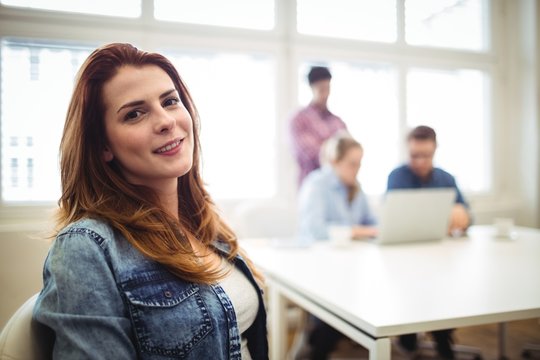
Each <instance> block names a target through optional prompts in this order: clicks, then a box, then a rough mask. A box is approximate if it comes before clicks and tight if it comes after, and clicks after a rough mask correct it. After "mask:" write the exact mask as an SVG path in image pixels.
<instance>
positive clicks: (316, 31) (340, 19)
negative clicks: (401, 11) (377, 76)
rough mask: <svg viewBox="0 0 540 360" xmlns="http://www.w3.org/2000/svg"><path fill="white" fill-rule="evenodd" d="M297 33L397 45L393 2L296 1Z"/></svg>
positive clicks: (392, 0)
mask: <svg viewBox="0 0 540 360" xmlns="http://www.w3.org/2000/svg"><path fill="white" fill-rule="evenodd" d="M297 26H298V32H299V33H302V34H307V35H318V36H328V37H337V38H345V39H356V40H367V41H382V42H394V41H396V36H397V35H396V27H397V25H396V0H377V1H373V0H334V1H326V0H297Z"/></svg>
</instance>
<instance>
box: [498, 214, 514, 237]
mask: <svg viewBox="0 0 540 360" xmlns="http://www.w3.org/2000/svg"><path fill="white" fill-rule="evenodd" d="M493 226H494V227H495V236H497V237H502V238H509V237H512V232H513V230H514V219H511V218H495V219H494V220H493Z"/></svg>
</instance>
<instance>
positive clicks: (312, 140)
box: [290, 66, 347, 184]
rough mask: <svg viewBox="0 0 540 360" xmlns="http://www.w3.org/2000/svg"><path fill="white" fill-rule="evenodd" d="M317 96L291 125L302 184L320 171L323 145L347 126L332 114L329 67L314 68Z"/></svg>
mask: <svg viewBox="0 0 540 360" xmlns="http://www.w3.org/2000/svg"><path fill="white" fill-rule="evenodd" d="M307 79H308V81H309V86H310V87H311V91H312V93H313V98H312V100H311V103H310V104H309V105H308V106H306V107H305V108H303V109H301V110H300V111H298V112H297V113H296V114H295V115H294V116H293V118H292V119H291V122H290V133H291V141H292V148H293V153H294V157H295V159H296V161H297V163H298V166H299V168H300V174H299V184H301V183H302V181H303V180H304V178H305V177H306V175H307V174H309V173H310V172H311V171H313V170H315V169H318V168H319V167H320V164H319V153H320V148H321V145H322V143H323V142H324V141H325V140H326V139H328V138H329V137H330V136H332V135H334V133H335V132H336V131H338V130H340V129H346V128H347V126H346V125H345V123H344V122H343V120H341V118H339V117H338V116H336V115H334V114H333V113H331V112H330V110H328V107H327V102H328V96H329V95H330V80H331V79H332V75H331V74H330V71H329V70H328V68H326V67H322V66H315V67H312V68H311V70H310V71H309V74H308V76H307Z"/></svg>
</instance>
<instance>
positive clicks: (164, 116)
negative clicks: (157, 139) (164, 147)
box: [156, 109, 174, 133]
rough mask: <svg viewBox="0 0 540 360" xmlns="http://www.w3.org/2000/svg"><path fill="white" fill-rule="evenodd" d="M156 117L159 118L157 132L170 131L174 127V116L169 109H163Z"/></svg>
mask: <svg viewBox="0 0 540 360" xmlns="http://www.w3.org/2000/svg"><path fill="white" fill-rule="evenodd" d="M156 117H157V120H156V123H157V125H156V126H157V132H159V133H163V132H168V131H170V130H172V129H173V127H174V117H173V116H172V115H171V114H170V113H169V112H167V110H165V109H161V110H160V111H159V112H158V113H157V114H156Z"/></svg>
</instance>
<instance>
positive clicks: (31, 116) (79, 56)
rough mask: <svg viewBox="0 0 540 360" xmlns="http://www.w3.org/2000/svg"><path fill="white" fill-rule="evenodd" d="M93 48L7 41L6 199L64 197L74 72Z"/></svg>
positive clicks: (4, 77) (4, 117) (4, 105)
mask: <svg viewBox="0 0 540 360" xmlns="http://www.w3.org/2000/svg"><path fill="white" fill-rule="evenodd" d="M89 53H90V50H89V49H85V48H75V47H69V46H62V45H54V44H37V43H25V42H16V41H3V42H2V45H1V54H2V57H1V68H2V73H1V89H2V93H1V98H0V100H1V104H2V108H1V109H2V112H1V114H0V115H1V120H2V121H1V125H2V142H1V144H2V148H1V153H2V164H3V168H2V200H3V201H6V202H14V201H15V202H24V201H56V200H57V199H58V198H59V194H60V181H59V179H60V177H59V171H58V164H57V160H58V148H59V144H60V136H61V132H62V128H63V126H64V120H65V115H66V111H67V106H68V101H69V98H70V96H71V92H72V88H73V77H74V75H75V73H76V71H77V70H78V69H79V67H80V65H81V64H82V62H83V61H84V59H85V58H86V57H87V56H88V54H89ZM8 159H9V160H8ZM36 176H37V177H36Z"/></svg>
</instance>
